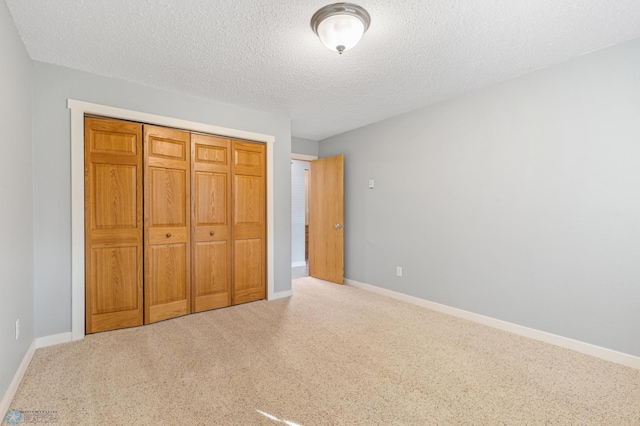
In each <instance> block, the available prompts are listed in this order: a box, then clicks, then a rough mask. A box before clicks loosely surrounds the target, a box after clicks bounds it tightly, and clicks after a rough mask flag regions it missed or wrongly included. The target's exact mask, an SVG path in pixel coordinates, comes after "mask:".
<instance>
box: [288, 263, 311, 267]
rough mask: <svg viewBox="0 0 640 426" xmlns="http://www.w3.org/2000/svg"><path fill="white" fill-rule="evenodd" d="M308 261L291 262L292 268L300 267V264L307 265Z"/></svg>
mask: <svg viewBox="0 0 640 426" xmlns="http://www.w3.org/2000/svg"><path fill="white" fill-rule="evenodd" d="M306 265H307V262H291V267H292V268H298V267H300V266H306Z"/></svg>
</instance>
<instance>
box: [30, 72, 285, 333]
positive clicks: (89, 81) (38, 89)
mask: <svg viewBox="0 0 640 426" xmlns="http://www.w3.org/2000/svg"><path fill="white" fill-rule="evenodd" d="M33 67H34V68H33V72H34V86H33V100H34V101H33V108H34V119H33V122H34V128H33V131H34V135H33V161H34V168H35V173H34V191H35V211H36V213H35V312H36V330H35V332H36V336H38V337H41V336H48V335H53V334H58V333H63V332H68V331H71V242H70V239H71V227H70V224H71V213H70V210H71V192H70V190H71V169H70V114H69V110H68V109H67V106H66V102H67V98H72V99H77V100H82V101H86V102H93V103H98V104H103V105H109V106H114V107H119V108H125V109H131V110H136V111H142V112H147V113H151V114H157V115H163V116H169V117H174V118H179V119H185V120H190V121H196V122H201V123H207V124H212V125H217V126H223V127H229V128H233V129H239V130H245V131H251V132H257V133H264V134H270V135H274V136H275V138H276V142H275V144H274V169H275V172H274V186H275V191H274V199H275V206H274V208H275V242H274V243H275V290H276V291H277V292H279V291H286V290H290V289H291V180H290V179H291V175H290V167H289V165H290V155H291V126H290V122H289V120H288V119H286V118H283V117H277V116H274V115H270V114H267V113H261V112H256V111H251V110H247V109H242V108H238V107H234V106H232V105H225V104H221V103H216V102H213V101H208V100H204V99H200V98H195V97H190V96H185V95H181V94H177V93H172V92H167V91H163V90H159V89H153V88H149V87H144V86H140V85H136V84H131V83H127V82H124V81H121V80H115V79H110V78H105V77H100V76H96V75H93V74H88V73H84V72H79V71H74V70H70V69H67V68H62V67H58V66H54V65H49V64H44V63H41V62H34V65H33Z"/></svg>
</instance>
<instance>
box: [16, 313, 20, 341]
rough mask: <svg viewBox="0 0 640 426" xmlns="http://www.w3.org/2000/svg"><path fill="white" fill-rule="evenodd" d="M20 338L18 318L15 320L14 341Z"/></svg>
mask: <svg viewBox="0 0 640 426" xmlns="http://www.w3.org/2000/svg"><path fill="white" fill-rule="evenodd" d="M19 338H20V318H18V319H17V320H16V340H18V339H19Z"/></svg>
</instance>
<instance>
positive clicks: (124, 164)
mask: <svg viewBox="0 0 640 426" xmlns="http://www.w3.org/2000/svg"><path fill="white" fill-rule="evenodd" d="M84 134H85V149H84V158H85V166H84V167H85V171H84V173H85V186H84V192H85V283H86V284H85V322H86V328H85V331H86V333H87V334H89V333H96V332H99V331H105V330H113V329H117V328H125V327H133V326H136V325H141V324H142V309H143V306H142V305H143V303H142V300H143V297H142V263H143V261H142V257H143V253H142V125H140V124H137V123H127V122H119V121H113V120H101V119H95V118H85V122H84Z"/></svg>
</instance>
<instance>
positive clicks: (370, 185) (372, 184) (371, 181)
mask: <svg viewBox="0 0 640 426" xmlns="http://www.w3.org/2000/svg"><path fill="white" fill-rule="evenodd" d="M373 186H374V182H373V179H369V189H373Z"/></svg>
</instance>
